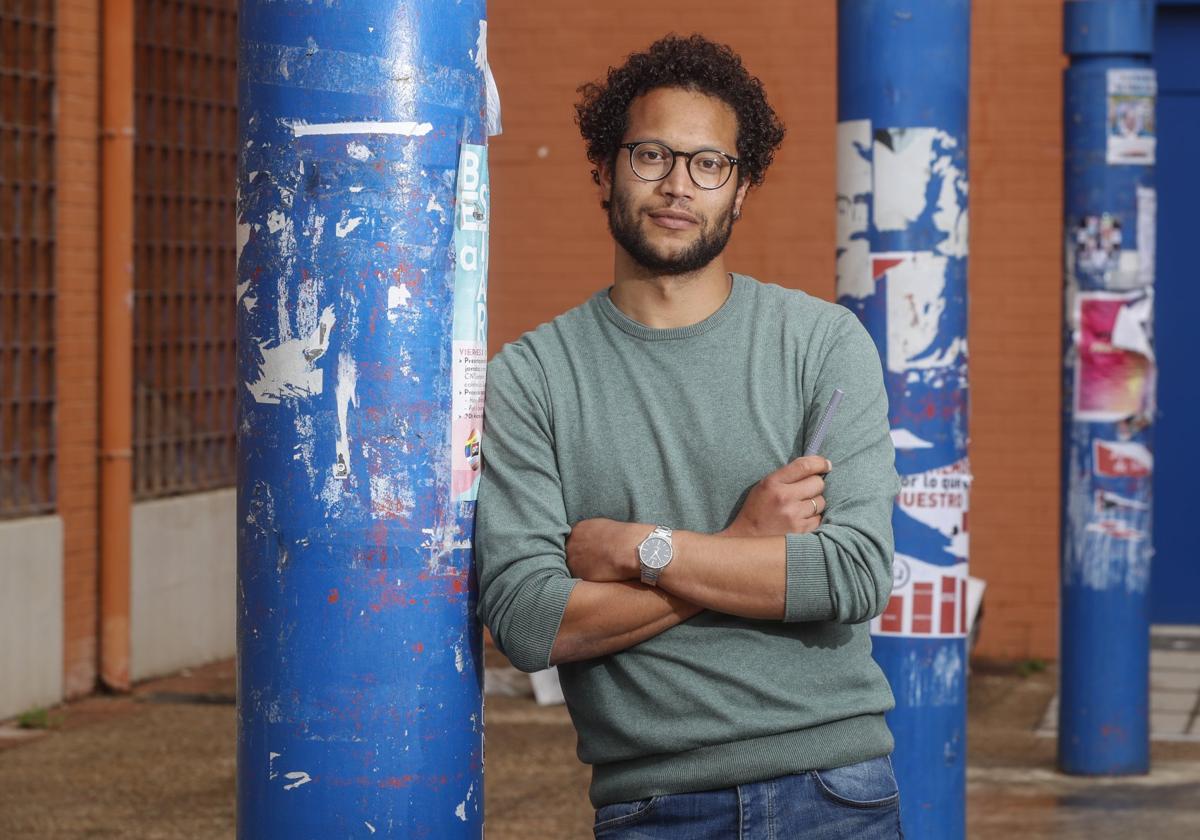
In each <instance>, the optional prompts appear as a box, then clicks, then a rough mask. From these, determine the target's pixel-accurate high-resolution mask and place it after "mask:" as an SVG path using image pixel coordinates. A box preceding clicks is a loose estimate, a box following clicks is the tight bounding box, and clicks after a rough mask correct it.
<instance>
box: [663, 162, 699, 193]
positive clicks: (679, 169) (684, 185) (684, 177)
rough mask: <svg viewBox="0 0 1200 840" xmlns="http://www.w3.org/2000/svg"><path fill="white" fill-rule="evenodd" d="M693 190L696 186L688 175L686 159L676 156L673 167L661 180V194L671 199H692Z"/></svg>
mask: <svg viewBox="0 0 1200 840" xmlns="http://www.w3.org/2000/svg"><path fill="white" fill-rule="evenodd" d="M695 189H696V185H695V183H694V182H693V181H692V176H691V175H690V174H689V173H688V159H687V158H685V157H684V156H683V155H677V156H676V158H675V165H674V166H672V167H671V171H670V172H668V173H667V177H666V178H663V180H662V191H663V194H664V195H667V196H670V197H672V198H692V196H693V194H694V192H693V191H694V190H695Z"/></svg>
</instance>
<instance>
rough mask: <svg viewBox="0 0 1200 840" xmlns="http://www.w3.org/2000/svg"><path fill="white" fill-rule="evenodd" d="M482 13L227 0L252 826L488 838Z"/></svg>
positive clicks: (240, 774)
mask: <svg viewBox="0 0 1200 840" xmlns="http://www.w3.org/2000/svg"><path fill="white" fill-rule="evenodd" d="M484 18H485V8H484V2H483V0H460V2H449V0H409V1H408V2H395V0H346V2H339V3H337V4H328V3H311V2H304V0H291V1H290V2H288V1H287V0H284V2H280V1H279V0H276V2H268V0H244V2H242V4H241V7H240V12H239V21H238V22H239V30H240V31H239V38H240V51H239V56H238V76H239V79H238V82H239V105H240V110H239V131H240V143H239V150H240V161H239V169H238V200H237V236H238V303H237V315H238V380H239V388H238V406H237V409H238V443H239V464H238V467H239V468H238V770H237V778H238V836H239V837H241V838H246V840H251V838H252V839H253V840H272V838H283V837H288V838H292V837H322V838H332V837H404V838H409V837H431V838H453V837H475V838H478V837H480V836H482V826H483V807H482V799H483V767H482V760H483V755H482V748H483V716H482V683H483V680H482V674H483V666H482V636H481V630H480V627H479V625H478V623H477V622H476V620H475V617H474V613H475V605H476V598H477V593H476V589H475V580H474V575H473V573H472V566H471V564H472V549H471V540H472V537H473V530H474V489H475V486H476V481H475V478H476V476H477V475H478V467H479V458H478V454H479V449H478V434H479V432H480V430H481V426H480V425H479V423H480V419H481V413H482V386H483V377H482V373H483V369H484V364H485V359H486V351H485V349H484V341H485V333H486V323H487V322H486V288H487V286H486V271H487V224H488V201H487V198H488V196H487V156H486V152H487V149H486V146H485V145H484V144H485V143H486V137H485V105H484V102H485V97H484V78H485V71H486V41H485V38H486V22H485V20H484Z"/></svg>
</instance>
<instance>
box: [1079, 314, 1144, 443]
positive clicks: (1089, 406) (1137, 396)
mask: <svg viewBox="0 0 1200 840" xmlns="http://www.w3.org/2000/svg"><path fill="white" fill-rule="evenodd" d="M1074 309H1075V312H1074V324H1073V330H1072V337H1073V342H1074V345H1075V352H1076V353H1077V354H1078V359H1077V361H1076V364H1075V386H1074V389H1073V390H1074V396H1075V405H1074V419H1075V420H1082V421H1087V422H1117V421H1121V420H1125V419H1127V418H1130V417H1134V416H1145V417H1151V416H1153V413H1154V358H1153V351H1152V350H1151V349H1150V348H1151V347H1152V345H1153V332H1152V317H1153V298H1152V297H1151V294H1150V292H1149V291H1144V292H1080V293H1078V294H1076V296H1075V306H1074Z"/></svg>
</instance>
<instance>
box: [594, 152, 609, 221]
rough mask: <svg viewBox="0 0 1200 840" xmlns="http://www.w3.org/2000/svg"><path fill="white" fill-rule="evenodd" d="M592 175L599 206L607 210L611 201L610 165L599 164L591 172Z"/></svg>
mask: <svg viewBox="0 0 1200 840" xmlns="http://www.w3.org/2000/svg"><path fill="white" fill-rule="evenodd" d="M592 174H593V176H595V179H596V188H597V190H599V193H600V206H601V207H603V208H604V209H605V210H607V209H608V205H609V202H611V201H612V163H611V162H609V161H606V162H604V163H602V164H600V165H599V166H597V167H596V168H595V169H594V170H592Z"/></svg>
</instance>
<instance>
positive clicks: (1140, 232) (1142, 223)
mask: <svg viewBox="0 0 1200 840" xmlns="http://www.w3.org/2000/svg"><path fill="white" fill-rule="evenodd" d="M1157 231H1158V193H1157V192H1155V190H1154V187H1142V186H1139V187H1138V188H1137V252H1138V285H1139V286H1153V285H1154V253H1155V238H1156V234H1157Z"/></svg>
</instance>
